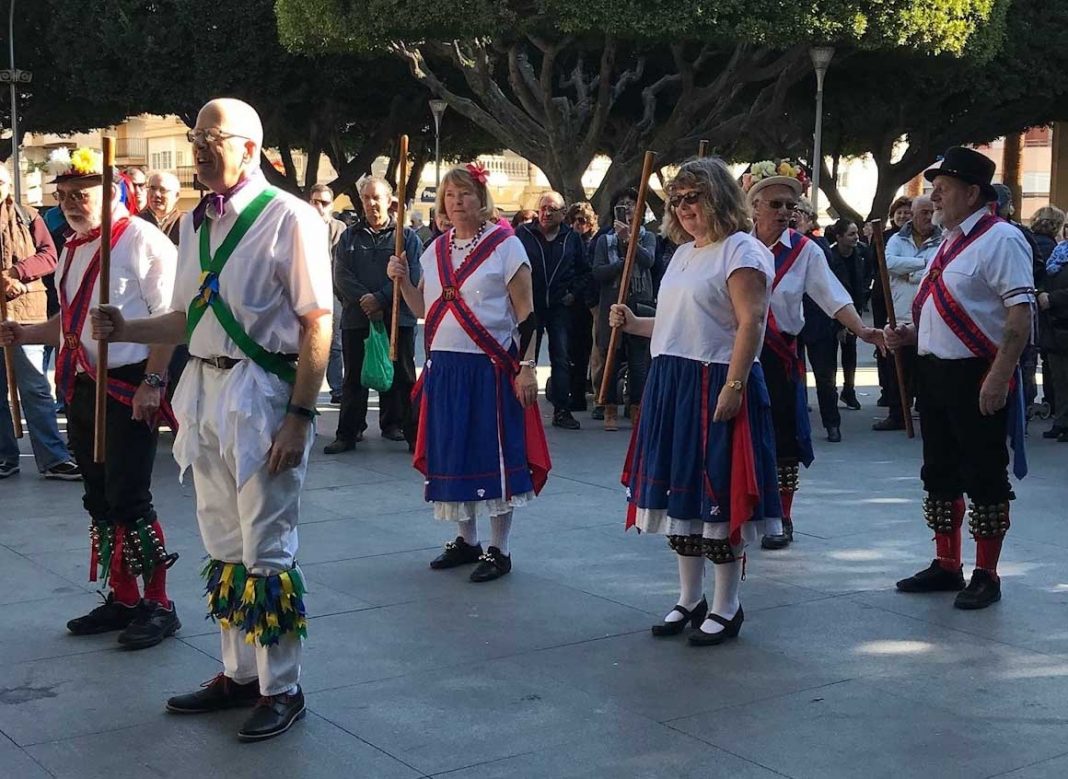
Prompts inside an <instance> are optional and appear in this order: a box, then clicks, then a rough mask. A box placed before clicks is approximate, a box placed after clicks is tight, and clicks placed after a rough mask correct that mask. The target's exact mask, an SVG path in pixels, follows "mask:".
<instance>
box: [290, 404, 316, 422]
mask: <svg viewBox="0 0 1068 779" xmlns="http://www.w3.org/2000/svg"><path fill="white" fill-rule="evenodd" d="M286 413H287V414H292V415H293V416H295V417H304V418H305V419H315V418H316V417H317V416H319V412H318V411H316V410H315V409H313V408H304V406H294V405H293V404H292V403H290V404H288V405H287V406H286Z"/></svg>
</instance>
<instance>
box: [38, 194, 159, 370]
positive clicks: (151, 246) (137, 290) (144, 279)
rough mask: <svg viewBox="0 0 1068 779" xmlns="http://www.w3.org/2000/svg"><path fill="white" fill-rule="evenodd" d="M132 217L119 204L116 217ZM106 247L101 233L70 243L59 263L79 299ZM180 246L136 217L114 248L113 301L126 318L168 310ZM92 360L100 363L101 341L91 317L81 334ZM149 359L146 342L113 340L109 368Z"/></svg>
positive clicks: (95, 295)
mask: <svg viewBox="0 0 1068 779" xmlns="http://www.w3.org/2000/svg"><path fill="white" fill-rule="evenodd" d="M123 217H129V214H128V213H127V212H126V209H125V208H123V207H122V206H119V207H117V208H116V209H115V213H114V219H115V220H116V221H118V220H119V219H121V218H123ZM99 248H100V238H99V237H98V238H96V239H94V240H92V241H89V242H88V243H83V244H80V245H78V246H75V247H74V248H73V249H71V248H70V247H67V248H65V249H64V250H63V255H62V257H60V259H59V263H58V264H57V266H56V279H57V280H58V281H60V282H61V283H62V284H63V288H64V291H65V292H66V295H67V300H68V301H71V302H73V300H74V296H75V295H76V294H77V292H78V287H79V286H80V285H81V283H82V277H83V276H84V275H85V271H86V269H87V268H88V267H89V262H90V261H91V260H92V259H93V255H94V254H96V252H97V250H98V249H99ZM176 262H177V251H176V250H175V248H174V244H173V243H171V239H170V238H168V237H167V235H166V234H165V233H163V232H161V231H160V230H159V228H157V227H155V226H153V225H150V224H149V223H148V222H146V221H145V220H143V219H134V218H132V217H130V222H129V225H128V226H127V227H126V231H125V232H124V233H123V234H122V236H121V237H120V238H119V240H118V242H117V243H116V244H115V246H114V247H113V248H112V250H111V278H110V281H111V293H110V300H109V303H110V305H113V306H117V307H118V309H119V310H120V311H121V312H122V315H123V317H125V318H126V319H145V318H147V317H154V316H160V315H161V314H166V313H168V312H169V311H170V310H171V308H170V304H171V293H172V290H173V289H174V273H175V265H176ZM99 300H100V280H99V278H98V279H97V282H96V284H94V285H93V291H92V301H93V303H92V304H93V305H94V306H95V305H97V303H98V301H99ZM79 336H80V340H81V342H82V349H83V351H84V353H85V357H86V359H87V360H88V361H89V364H90V365H92V366H93V367H94V368H95V367H96V355H97V341H94V340H93V335H92V328H91V327H90V322H89V317H88V316H87V317H86V318H85V325H84V326H83V327H82V332H81V333H80V334H79ZM147 359H148V347H147V346H145V345H143V344H128V343H113V344H109V345H108V368H118V367H121V366H123V365H134V364H136V363H139V362H143V361H144V360H147Z"/></svg>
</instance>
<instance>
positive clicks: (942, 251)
mask: <svg viewBox="0 0 1068 779" xmlns="http://www.w3.org/2000/svg"><path fill="white" fill-rule="evenodd" d="M1002 221H1004V220H1003V219H1001V218H1000V217H997V216H994V215H992V214H984V215H983V216H982V217H980V219H979V221H978V222H977V223H976V224H975V227H973V228H972V231H971V232H970V233H968V235H960V236H958V237H957V238H956V240H954V241H953V242H952V243H950V242H949V241H944V242H943V243H942V246H941V248H939V250H938V254H936V255H935V258H934V259H933V260H932V261H931V267H930V269H929V270H928V271H927V275H926V276H924V277H923V281H921V282H920V288H919V290H918V291H917V292H916V298H915V299H914V300H913V302H912V321H913V323H914V324H915V326H916V327H917V329H918V328H919V325H920V315H921V314H922V313H923V306H924V304H925V303H926V302H927V298H931V299H932V300H933V301H934V307H935V311H937V312H938V316H939V317H941V319H942V321H943V322H945V323H946V326H947V327H948V328H949V329H950V330H951V331H953V334H954V335H955V336H957V338H958V339H960V342H961V343H962V344H964V345H965V346H966V347H967V348H968V351H970V352H971V353H972V354H974V355H975V356H976V357H978V358H980V359H982V360H986V361H987V362H988V363H991V364H993V362H994V359H995V358H996V357H997V355H998V345H997V344H996V343H994V342H993V341H991V340H990V337H989V336H987V334H986V333H984V332H983V331H982V330H981V329H980V327H979V325H978V324H976V322H975V320H974V319H972V317H971V316H970V315H969V314H968V311H967V310H966V309H965V308H964V306H962V305H961V304H960V302H959V301H958V300H957V299H956V298H954V297H953V293H952V292H950V290H949V286H948V285H947V284H946V280H945V270H946V268H947V267H948V266H949V264H950V263H951V262H953V261H954V260H955V259H957V258H958V257H959V256H960V255H961V254H962V253H963V252H964V250H965V249H967V248H968V247H969V246H971V245H972V244H974V243H975V242H976V241H977V240H979V238H981V237H982V236H984V235H986V233H987V232H988V231H989V230H990V228H992V227H993V226H994V225H996V224H997V223H998V222H1002ZM1021 385H1022V378H1021V375H1020V369H1019V366H1017V368H1016V371H1015V373H1014V374H1013V377H1012V380H1011V381H1010V382H1009V397H1008V400H1007V405H1008V413H1007V417H1008V425H1009V437H1010V438H1011V439H1012V449H1013V458H1012V465H1013V473H1014V474H1015V475H1016V477H1017V478H1019V479H1022V478H1023V477H1024V476H1026V475H1027V454H1026V451H1025V450H1024V420H1025V418H1026V414H1025V411H1024V403H1023V393H1022V392H1021V391H1020V389H1021Z"/></svg>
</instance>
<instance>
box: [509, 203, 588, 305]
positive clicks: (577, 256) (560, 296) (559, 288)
mask: <svg viewBox="0 0 1068 779" xmlns="http://www.w3.org/2000/svg"><path fill="white" fill-rule="evenodd" d="M516 235H517V236H518V237H519V240H520V242H521V243H522V244H523V248H524V249H526V250H527V259H529V260H530V270H531V276H533V279H534V310H535V311H544V310H546V309H548V308H552V307H553V306H562V305H563V304H564V297H565V296H566V295H568V294H573V295H574V296H575V298H576V300H582V299H583V298H584V297H585V292H586V287H587V285H588V284H589V283H590V265H589V263H588V262H587V261H586V250H585V249H584V248H583V246H582V239H581V238H580V237H579V235H578V233H576V232H575V231H574V230H572V229H571V228H570V227H568V226H567V225H561V227H560V233H559V234H558V235H557V236H556V238H555V239H554V240H553V241H546V240H545V236H543V235H542V234H541V227H540V226H539V225H538V223H537V222H534V223H533V224H525V225H520V226H519V229H518V230H516Z"/></svg>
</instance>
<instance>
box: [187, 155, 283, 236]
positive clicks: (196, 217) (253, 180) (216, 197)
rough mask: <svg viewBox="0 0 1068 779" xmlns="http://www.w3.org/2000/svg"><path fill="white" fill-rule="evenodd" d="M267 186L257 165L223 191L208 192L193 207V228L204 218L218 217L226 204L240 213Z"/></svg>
mask: <svg viewBox="0 0 1068 779" xmlns="http://www.w3.org/2000/svg"><path fill="white" fill-rule="evenodd" d="M266 188H267V180H266V179H265V178H264V176H263V173H262V172H261V171H260V169H259V167H255V168H252V169H250V170H249V171H248V172H247V173H246V174H245V177H244V178H242V179H241V180H240V181H238V182H237V183H236V184H234V185H233V186H232V187H230V189H228V190H227V191H226V192H223V193H221V194H220V193H216V192H209V193H208V194H206V195H205V196H204V197H203V198H201V200H200V203H198V204H197V207H196V208H195V209H193V229H194V230H197V229H199V228H200V225H201V223H202V222H203V221H204V218H205V217H207V218H209V219H219V218H220V217H222V216H223V214H225V213H226V210H227V206H229V207H230V208H232V209H233V211H234V213H235V214H240V213H241V212H242V211H244V210H245V207H246V206H247V205H248V204H249V203H251V202H252V200H253V199H254V198H255V197H256V196H257V195H258V194H260V192H262V191H263V190H264V189H266Z"/></svg>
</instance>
